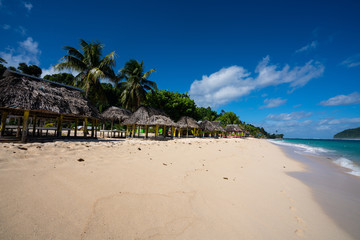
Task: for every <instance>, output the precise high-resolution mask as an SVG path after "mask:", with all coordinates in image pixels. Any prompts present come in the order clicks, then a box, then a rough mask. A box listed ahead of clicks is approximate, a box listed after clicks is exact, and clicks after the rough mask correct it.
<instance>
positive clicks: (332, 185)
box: [279, 146, 360, 239]
mask: <svg viewBox="0 0 360 240" xmlns="http://www.w3.org/2000/svg"><path fill="white" fill-rule="evenodd" d="M279 147H280V148H281V149H282V150H283V151H284V152H285V154H286V155H287V156H289V157H290V158H292V159H294V160H296V161H299V162H301V163H302V164H305V165H306V169H307V171H305V172H291V173H289V175H290V176H292V177H294V178H296V179H299V180H300V181H302V182H303V183H304V184H306V185H307V186H308V187H310V189H311V191H312V195H313V197H314V199H315V200H316V201H317V202H318V203H319V205H320V206H321V207H322V209H323V210H324V212H325V213H326V214H327V215H328V216H329V217H331V218H332V219H333V220H334V221H335V222H336V224H337V225H338V226H339V227H341V228H342V229H344V230H345V231H346V232H347V233H348V234H350V235H351V236H352V237H354V239H356V238H357V237H358V236H360V229H359V227H358V223H359V222H360V177H359V176H356V175H353V174H351V173H349V169H348V168H344V167H342V166H340V165H338V164H336V163H335V162H334V161H335V159H330V158H329V157H326V156H321V155H319V156H315V155H310V154H300V153H296V152H295V151H294V150H293V149H291V148H290V147H286V146H279Z"/></svg>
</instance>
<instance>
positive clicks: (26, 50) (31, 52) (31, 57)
mask: <svg viewBox="0 0 360 240" xmlns="http://www.w3.org/2000/svg"><path fill="white" fill-rule="evenodd" d="M40 54H41V51H40V49H39V44H38V43H37V42H36V41H34V40H33V39H32V38H31V37H28V38H27V39H26V40H25V41H23V42H19V46H18V48H17V49H16V50H15V49H14V48H7V49H6V50H5V51H4V52H0V57H2V58H3V59H5V60H6V61H7V63H8V64H7V65H8V66H14V67H17V66H18V64H19V63H21V62H24V63H26V64H29V63H31V64H36V65H39V63H40V62H39V56H40Z"/></svg>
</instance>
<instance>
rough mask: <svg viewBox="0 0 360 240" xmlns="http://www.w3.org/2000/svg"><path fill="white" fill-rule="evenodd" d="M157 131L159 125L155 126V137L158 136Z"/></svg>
mask: <svg viewBox="0 0 360 240" xmlns="http://www.w3.org/2000/svg"><path fill="white" fill-rule="evenodd" d="M158 132H159V125H156V126H155V137H157V136H158Z"/></svg>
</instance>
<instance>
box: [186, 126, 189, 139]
mask: <svg viewBox="0 0 360 240" xmlns="http://www.w3.org/2000/svg"><path fill="white" fill-rule="evenodd" d="M186 137H187V138H188V137H189V128H188V127H187V128H186Z"/></svg>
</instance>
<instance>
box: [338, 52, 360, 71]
mask: <svg viewBox="0 0 360 240" xmlns="http://www.w3.org/2000/svg"><path fill="white" fill-rule="evenodd" d="M341 65H345V66H346V67H348V68H352V67H357V66H360V54H356V55H354V56H351V57H348V58H347V59H345V60H344V61H342V62H341Z"/></svg>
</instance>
